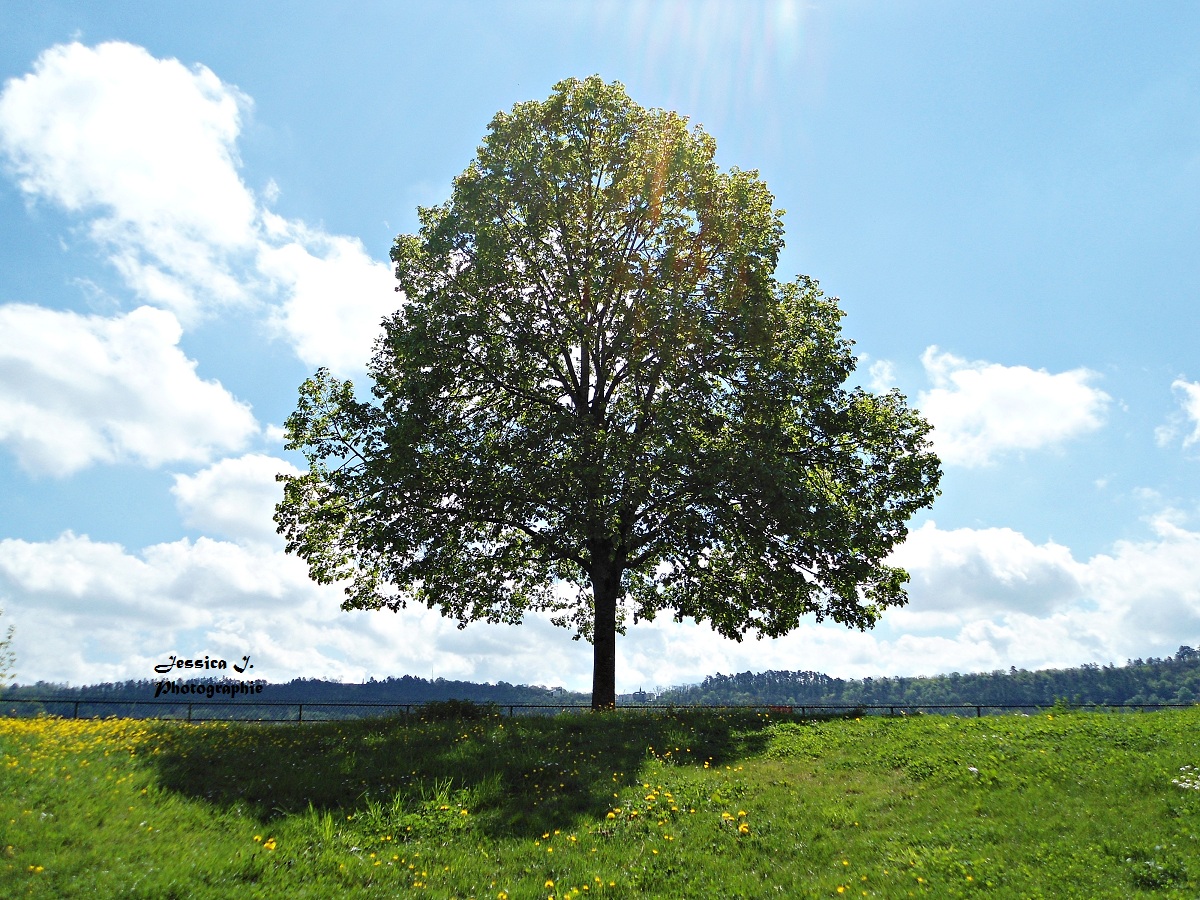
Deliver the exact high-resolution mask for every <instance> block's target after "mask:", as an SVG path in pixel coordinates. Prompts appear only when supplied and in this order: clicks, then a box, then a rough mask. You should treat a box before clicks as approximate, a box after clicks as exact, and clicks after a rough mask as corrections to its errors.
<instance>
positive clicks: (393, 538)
mask: <svg viewBox="0 0 1200 900" xmlns="http://www.w3.org/2000/svg"><path fill="white" fill-rule="evenodd" d="M714 153H715V143H714V141H713V139H712V138H711V137H710V136H709V135H707V134H706V133H704V131H703V130H701V129H700V128H699V127H695V128H689V127H688V122H687V120H686V119H685V118H684V117H682V116H680V115H678V114H676V113H674V112H670V111H664V110H658V109H644V108H642V107H640V106H638V105H637V104H636V103H634V102H633V101H631V100H630V98H629V97H628V95H627V94H626V92H625V90H624V88H623V87H622V86H621V85H620V84H616V83H611V84H610V83H605V82H603V81H602V80H601V79H599V78H597V77H592V78H588V79H586V80H582V81H579V80H574V79H571V80H567V81H563V82H561V83H559V84H558V85H556V86H555V88H554V93H553V94H552V95H551V96H550V98H549V99H547V100H546V101H545V102H529V103H521V104H518V105H517V106H515V107H514V108H513V109H512V111H511V112H508V113H500V114H498V115H497V116H496V117H495V118H494V119H493V120H492V122H491V125H490V126H489V129H488V133H487V135H486V136H485V138H484V140H483V143H482V145H481V146H480V148H479V150H478V154H477V156H476V158H475V160H474V161H473V162H472V163H471V165H470V166H469V167H468V168H467V170H466V171H465V172H463V174H462V175H460V176H459V177H458V178H456V179H455V180H454V186H453V192H452V195H451V197H450V199H449V200H448V201H447V202H446V203H444V204H442V205H440V206H435V207H431V208H423V209H421V210H419V215H420V223H421V228H420V232H419V234H416V235H400V236H399V237H398V238H397V239H396V241H395V244H394V246H393V248H392V259H393V261H394V262H395V266H396V278H397V280H398V287H397V290H398V291H400V292H401V293H402V295H403V299H402V301H401V303H400V304H399V306H400V308H399V310H398V311H397V312H396V313H395V314H394V315H393V316H391V317H390V318H389V319H387V320H386V321H385V322H384V331H383V335H382V337H381V338H380V340H379V342H378V343H377V345H376V350H375V353H374V357H373V359H372V360H371V363H370V367H369V373H370V376H371V379H372V381H373V385H372V388H371V393H372V398H371V399H365V398H360V397H359V396H358V395H356V393H355V390H354V387H353V385H352V384H351V383H349V382H347V381H341V380H338V379H336V378H333V377H332V376H331V375H330V374H329V373H328V372H327V371H324V370H320V371H318V372H317V373H316V375H315V376H314V377H313V378H311V379H309V380H308V381H306V382H305V383H304V385H303V386H302V387H301V389H300V401H299V404H298V406H297V409H296V411H295V412H294V413H293V414H292V415H291V416H290V417H289V419H288V421H287V429H288V440H289V443H288V447H289V449H299V450H302V451H303V452H304V453H305V455H306V457H307V459H308V462H309V471H308V472H306V473H304V474H301V475H296V476H280V480H282V481H283V482H284V499H283V501H282V502H281V503H280V504H279V506H278V508H277V511H276V521H277V523H278V525H279V530H280V533H282V534H284V535H285V536H286V538H287V542H288V544H287V546H288V550H289V552H293V553H297V554H299V555H300V556H301V557H302V558H304V559H305V560H306V561H307V562H308V565H309V570H310V574H311V576H312V577H313V578H314V579H316V580H318V581H321V582H334V581H342V580H345V581H347V582H348V586H347V587H346V599H345V603H344V607H345V608H348V609H349V608H355V609H371V608H382V607H387V608H390V609H393V610H395V609H400V608H402V607H404V606H405V605H406V604H407V603H409V602H418V603H424V604H427V605H429V606H430V607H431V608H438V609H440V610H441V611H442V612H443V613H444V614H445V615H447V616H450V617H453V618H455V619H457V620H458V622H459V623H460V626H462V625H465V624H466V623H468V622H471V621H473V620H480V619H482V620H487V621H490V622H519V621H520V620H521V618H522V616H523V614H524V613H525V612H527V611H529V610H542V611H550V612H551V613H552V614H553V616H554V620H555V621H556V623H557V624H560V625H564V626H570V627H573V628H574V629H575V632H576V636H577V637H580V636H581V637H585V638H587V639H589V640H590V641H592V643H593V645H594V654H595V660H594V682H593V695H592V698H593V705H595V706H597V707H601V706H607V705H611V704H612V702H613V700H614V698H615V680H614V679H615V674H614V673H615V648H616V635H617V633H618V632H621V631H623V628H624V625H625V621H626V618H625V617H626V616H627V615H632V616H633V618H634V620H635V621H636V620H637V619H638V618H646V619H653V618H654V616H655V614H657V613H659V612H661V611H670V612H672V613H673V614H674V615H675V616H676V618H678V619H683V618H684V617H689V618H694V619H696V620H698V621H706V622H708V623H710V624H711V625H712V627H713V628H714V629H716V631H718V632H719V633H721V634H722V635H725V636H727V637H731V638H735V639H741V638H742V636H743V635H745V634H746V633H748V632H753V633H756V634H757V635H759V636H778V635H782V634H784V633H786V632H787V631H789V630H790V629H792V628H794V627H796V625H797V624H798V623H799V622H800V621H801V619H802V618H804V617H806V616H812V617H814V618H815V619H817V620H818V621H820V620H821V619H824V618H826V617H829V618H831V619H833V620H835V621H837V622H840V623H844V624H846V625H849V626H852V627H856V628H868V627H870V626H872V625H873V624H874V623H875V622H876V621H877V619H878V618H879V616H880V614H881V612H882V611H883V610H884V609H885V608H887V607H891V606H898V605H901V604H903V603H904V602H906V596H905V592H904V583H905V582H906V580H907V575H906V574H905V573H904V572H903V571H902V570H901V569H898V568H895V567H892V566H889V565H887V564H886V562H885V559H886V557H887V556H888V554H889V553H890V551H891V550H892V548H893V547H895V546H896V545H897V544H898V543H900V542H901V541H903V539H904V537H905V535H906V533H907V529H906V522H907V521H908V519H909V518H910V517H911V516H912V515H913V513H914V512H916V511H917V510H919V509H921V508H922V507H925V506H928V505H929V504H931V503H932V501H933V499H934V497H935V496H936V494H937V484H938V480H939V478H940V474H941V473H940V468H939V463H938V460H937V458H936V456H935V455H934V454H933V452H932V451H931V448H930V444H929V441H928V433H929V430H930V426H929V425H928V424H927V423H926V422H925V421H924V420H923V419H922V418H921V417H920V416H919V415H918V414H917V413H916V412H915V411H913V410H911V409H909V408H908V407H907V406H906V404H905V400H904V398H903V397H902V396H901V395H900V394H899V393H898V392H895V391H893V392H890V393H886V394H882V395H878V394H873V393H870V392H867V391H865V390H863V389H861V388H857V387H848V386H846V382H847V379H848V378H849V377H850V375H851V374H852V372H853V371H854V367H855V358H854V355H853V353H852V346H851V342H850V341H848V340H846V339H844V338H843V337H842V335H841V331H840V320H841V318H842V312H841V310H840V309H839V308H838V305H837V301H836V299H833V298H829V297H826V296H824V295H823V294H822V292H821V290H820V289H819V286H818V284H817V282H816V281H814V280H812V279H809V278H805V277H800V278H798V279H796V280H795V281H792V282H790V283H780V282H778V281H777V280H776V279H775V276H774V273H775V268H776V264H777V260H778V255H779V251H780V249H781V248H782V246H783V225H782V212H781V211H779V210H776V209H774V207H773V198H772V196H771V194H770V192H769V191H768V190H767V187H766V185H765V184H764V183H763V182H762V181H761V180H760V179H759V177H758V173H757V172H754V171H741V170H738V169H731V170H729V171H721V170H719V169H718V167H717V165H716V164H715V162H714ZM564 586H570V587H571V588H572V590H564Z"/></svg>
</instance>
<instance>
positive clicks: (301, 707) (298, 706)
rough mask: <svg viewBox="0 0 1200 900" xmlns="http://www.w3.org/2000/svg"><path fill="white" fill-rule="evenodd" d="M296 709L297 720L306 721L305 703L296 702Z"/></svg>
mask: <svg viewBox="0 0 1200 900" xmlns="http://www.w3.org/2000/svg"><path fill="white" fill-rule="evenodd" d="M296 709H297V714H296V721H297V722H303V721H304V704H303V703H297V704H296Z"/></svg>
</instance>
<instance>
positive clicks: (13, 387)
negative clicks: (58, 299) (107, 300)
mask: <svg viewBox="0 0 1200 900" xmlns="http://www.w3.org/2000/svg"><path fill="white" fill-rule="evenodd" d="M180 334H181V330H180V327H179V323H178V321H177V320H176V319H175V317H174V316H173V315H171V313H169V312H166V311H164V310H158V309H152V308H150V307H140V308H138V309H135V310H133V311H132V312H130V313H127V314H125V315H123V316H117V317H115V318H104V317H100V316H81V315H78V314H76V313H71V312H59V311H54V310H48V309H43V308H41V307H37V306H25V305H19V304H10V305H3V306H0V441H3V442H5V443H7V444H8V445H9V446H10V447H11V449H12V451H13V452H14V453H15V454H16V457H17V459H18V461H19V462H20V463H21V465H22V466H23V467H24V468H25V469H27V470H29V471H31V472H37V473H48V474H52V475H67V474H70V473H72V472H75V471H78V470H79V469H82V468H85V467H86V466H88V465H91V464H92V463H96V462H121V461H134V462H139V463H142V464H144V465H149V466H158V465H161V464H163V463H166V462H171V461H189V462H206V461H207V460H209V459H211V458H212V457H213V456H214V455H217V454H219V453H223V452H228V451H231V450H238V449H240V448H241V447H242V446H243V445H244V444H245V443H246V441H247V440H248V439H249V438H250V437H251V436H253V435H254V434H256V432H257V431H258V426H257V424H256V422H255V420H254V416H253V414H252V413H251V412H250V409H249V407H248V406H247V405H246V404H244V403H241V402H239V401H238V400H236V399H235V398H234V397H233V396H231V395H230V394H229V392H228V391H226V390H225V388H223V387H222V386H221V385H220V384H219V383H217V382H215V381H205V380H203V379H201V378H199V377H198V376H197V375H196V363H195V362H193V361H192V360H190V359H188V358H187V357H186V356H185V355H184V354H183V352H182V351H181V350H180V349H179V347H178V346H177V344H178V342H179V338H180Z"/></svg>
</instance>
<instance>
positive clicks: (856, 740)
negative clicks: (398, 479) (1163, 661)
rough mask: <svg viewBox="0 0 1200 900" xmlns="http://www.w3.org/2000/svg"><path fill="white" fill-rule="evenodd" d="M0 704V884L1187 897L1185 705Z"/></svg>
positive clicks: (313, 891) (247, 892)
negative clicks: (393, 710)
mask: <svg viewBox="0 0 1200 900" xmlns="http://www.w3.org/2000/svg"><path fill="white" fill-rule="evenodd" d="M777 719H778V717H775V718H771V717H768V716H765V715H759V714H754V713H745V712H736V713H724V714H719V713H701V712H693V713H687V714H678V715H667V714H657V715H644V714H630V713H611V714H583V715H579V714H575V715H562V716H558V717H554V718H533V717H531V718H517V719H512V720H510V719H503V718H496V717H488V718H483V719H479V720H464V721H440V722H438V721H433V722H425V723H416V722H414V723H410V724H407V725H406V724H404V723H403V722H402V721H401V720H377V721H371V722H363V721H359V722H346V723H332V722H330V723H314V724H306V725H301V726H296V725H288V726H262V725H247V724H229V723H209V724H203V725H187V724H184V723H178V722H144V721H132V720H120V719H114V720H106V721H81V722H74V721H69V720H59V719H36V720H0V750H2V751H3V760H2V762H0V846H2V847H3V850H2V853H3V855H2V856H0V896H3V897H43V898H55V900H57V898H71V897H87V898H105V897H129V898H156V900H157V898H172V897H177V898H184V897H189V898H190V897H197V898H206V897H213V898H217V897H220V898H229V897H238V898H254V897H272V898H276V897H278V898H285V897H286V898H293V897H295V898H306V897H314V898H315V897H321V898H324V897H338V898H340V897H349V898H356V897H363V898H365V897H396V896H406V897H407V896H421V895H424V896H429V897H458V898H464V900H465V898H469V897H474V898H479V900H482V898H503V897H508V898H511V900H522V898H543V900H544V898H547V897H554V898H556V900H562V898H564V897H593V896H594V897H606V898H619V897H627V898H635V897H639V898H640V897H663V898H680V897H723V898H739V897H742V898H751V897H754V898H759V897H762V898H766V897H785V898H792V897H861V896H864V895H865V896H868V897H909V896H913V897H923V896H925V897H975V896H979V897H996V898H1006V897H1013V898H1016V897H1020V898H1029V897H1046V898H1069V897H1079V898H1088V900H1093V898H1104V897H1114V898H1115V897H1120V898H1126V897H1139V896H1155V897H1188V898H1195V897H1197V895H1198V892H1200V790H1195V789H1192V788H1190V787H1186V786H1180V784H1176V783H1174V782H1176V781H1180V782H1188V781H1189V774H1188V772H1185V771H1182V770H1183V767H1185V766H1200V709H1189V710H1184V711H1174V712H1160V713H1145V714H1132V713H1131V714H1095V713H1066V714H1064V713H1062V712H1057V711H1056V712H1053V713H1049V714H1041V715H1038V716H1033V717H1025V716H1003V717H991V718H988V717H985V718H983V719H955V718H942V717H936V716H928V717H913V718H874V717H871V718H864V719H862V720H853V719H851V720H836V721H826V722H820V723H802V722H792V721H777Z"/></svg>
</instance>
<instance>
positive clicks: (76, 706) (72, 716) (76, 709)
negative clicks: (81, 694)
mask: <svg viewBox="0 0 1200 900" xmlns="http://www.w3.org/2000/svg"><path fill="white" fill-rule="evenodd" d="M71 718H72V719H78V718H79V701H78V700H76V701H75V712H74V713H72V715H71Z"/></svg>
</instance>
